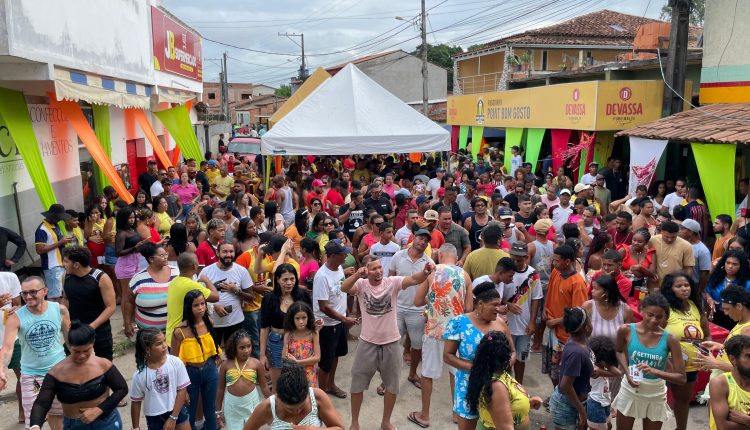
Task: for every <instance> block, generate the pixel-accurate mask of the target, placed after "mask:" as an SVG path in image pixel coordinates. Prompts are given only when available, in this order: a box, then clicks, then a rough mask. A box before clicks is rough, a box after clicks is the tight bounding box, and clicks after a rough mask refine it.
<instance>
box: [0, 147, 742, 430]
mask: <svg viewBox="0 0 750 430" xmlns="http://www.w3.org/2000/svg"><path fill="white" fill-rule="evenodd" d="M206 155H207V157H206V158H207V161H201V162H200V163H196V161H195V160H186V161H185V162H184V163H182V164H180V165H179V166H177V167H176V168H173V167H170V168H168V169H164V168H159V167H158V166H157V164H156V162H154V161H150V162H149V163H148V170H147V171H146V172H144V173H143V174H141V175H140V176H139V178H138V187H139V189H138V192H137V193H136V194H135V201H134V202H133V203H132V204H126V203H125V202H124V201H123V200H121V199H119V198H118V196H117V193H116V192H115V191H114V189H113V188H111V187H107V188H105V189H104V192H103V195H101V196H97V197H93V198H92V199H91V201H90V205H89V206H88V207H87V208H86V209H85V211H84V212H81V213H79V212H77V211H74V210H66V209H65V208H64V207H63V206H62V205H59V204H55V205H52V206H51V207H50V208H49V210H47V211H45V212H44V213H43V214H42V216H43V221H42V223H41V224H40V225H39V228H38V229H37V231H36V233H35V248H36V253H37V254H38V255H39V257H40V259H41V269H42V276H28V277H25V278H24V279H23V282H20V281H19V279H18V277H17V276H16V275H15V274H13V273H12V272H9V271H7V270H8V269H9V268H10V267H12V266H13V265H14V264H15V263H16V262H17V261H18V260H19V258H20V257H21V256H22V254H23V252H24V248H25V244H24V243H23V240H20V241H19V240H17V237H15V236H13V234H14V233H13V232H9V231H7V230H6V229H2V230H0V233H2V234H0V239H3V240H5V241H6V242H7V241H8V240H11V241H12V242H13V243H16V244H17V245H18V250H20V252H19V251H18V250H17V251H16V253H15V254H14V255H13V256H12V257H11V258H9V259H6V258H3V259H0V263H3V265H2V269H5V270H6V271H0V304H2V305H3V309H4V310H5V318H4V324H3V326H4V333H3V341H2V348H0V357H2V359H3V364H5V365H6V366H3V367H1V368H0V389H2V388H5V386H6V384H7V381H8V377H7V375H6V370H5V368H6V367H7V368H9V369H13V371H14V372H15V374H16V376H17V380H18V383H17V386H16V390H17V393H18V394H17V395H18V398H19V422H24V423H25V426H26V428H30V429H38V428H41V426H42V425H43V423H44V422H45V421H46V422H48V423H49V425H50V427H51V428H53V429H60V428H65V429H79V428H89V429H112V428H120V427H121V426H122V423H121V418H120V414H119V412H118V406H120V407H122V406H124V405H125V404H127V403H128V401H129V402H130V414H131V420H132V423H133V428H134V429H137V428H139V423H140V422H141V420H142V418H143V417H145V425H146V427H147V428H148V429H150V430H152V429H153V430H155V429H159V430H161V429H174V428H176V429H182V430H185V429H188V428H191V429H192V430H196V429H198V428H203V429H206V430H215V429H217V428H227V429H230V430H235V429H245V430H252V429H259V428H261V427H262V426H265V425H270V427H271V428H273V429H292V428H319V427H325V428H329V429H343V428H344V424H343V422H342V420H341V418H340V416H339V414H338V413H337V411H336V409H335V407H334V404H333V402H332V400H331V397H336V398H339V399H346V398H349V399H350V402H351V422H350V423H349V427H348V428H350V429H352V430H358V429H359V428H360V422H359V421H360V419H359V418H360V412H361V408H362V406H363V405H362V403H363V393H364V391H365V390H368V389H369V388H370V383H371V382H372V379H373V377H374V376H375V373H376V372H377V373H379V374H380V378H379V379H380V381H379V383H378V384H377V387H376V391H377V394H379V395H381V396H383V415H382V419H381V422H380V427H381V428H382V429H384V430H391V429H394V428H395V427H394V426H393V424H392V414H393V411H394V407H395V405H396V403H397V399H398V396H399V388H400V386H401V383H402V382H403V381H401V368H402V366H404V365H406V366H407V367H408V369H409V370H408V376H407V377H406V380H407V381H408V382H409V383H411V384H413V385H414V386H415V387H417V388H418V389H419V390H420V391H421V408H420V409H419V410H416V411H412V412H409V413H408V415H407V418H408V420H409V421H410V422H412V423H413V424H414V425H416V426H418V427H420V428H427V427H429V426H430V424H431V422H432V421H434V418H433V417H434V415H433V414H431V412H434V411H431V401H432V397H433V395H442V394H438V393H435V392H434V391H433V386H434V382H435V380H438V379H441V378H443V375H444V373H448V375H449V378H450V386H451V391H452V405H453V421H454V422H455V423H456V425H457V427H458V428H459V429H460V430H469V429H471V430H473V429H493V428H508V429H509V428H515V429H528V428H530V426H531V422H530V418H529V411H530V409H532V408H534V409H538V408H545V409H547V410H548V411H549V412H550V414H551V419H552V422H553V424H554V426H555V428H557V429H561V430H567V429H585V428H590V429H594V430H604V429H607V428H610V427H611V425H612V423H614V422H616V425H617V429H618V430H623V429H625V430H626V429H631V428H633V426H634V423H635V421H636V420H639V421H642V422H643V428H645V429H658V428H661V426H662V424H663V423H664V422H666V421H667V419H668V417H669V416H670V415H671V414H673V415H674V418H675V422H676V425H677V429H678V430H686V429H688V428H689V426H688V413H689V406H690V402H691V401H692V400H693V391H694V390H693V387H694V386H695V384H696V381H697V379H698V372H700V371H711V381H710V383H709V386H708V388H707V391H710V394H711V395H710V408H709V409H710V411H711V417H710V419H711V426H712V427H711V428H717V429H734V428H745V427H747V426H750V415H748V413H749V412H750V410H748V408H750V406H748V405H750V328H748V327H750V284H749V283H750V262H749V261H748V244H749V243H750V234H749V232H748V230H747V223H746V220H747V218H745V217H744V211H743V216H742V217H737V220H736V221H733V216H730V215H729V214H717V215H715V216H714V217H713V221H712V219H711V218H710V215H709V212H708V209H707V206H706V204H705V203H704V202H703V201H702V200H701V195H700V188H699V187H698V186H697V185H695V184H690V185H689V184H687V183H686V181H685V180H683V179H677V180H675V181H666V182H665V181H656V182H655V183H654V184H652V186H651V187H650V188H647V187H645V186H638V187H637V188H636V191H635V193H634V194H633V195H630V194H628V184H627V181H628V174H627V169H626V168H625V167H624V166H623V165H622V162H621V161H620V160H618V159H616V158H610V160H608V162H607V166H605V167H604V168H603V169H601V170H599V166H598V164H597V163H591V164H590V165H589V166H588V171H587V172H586V174H585V175H582V176H581V178H580V181H575V182H574V181H573V180H572V179H571V175H570V173H571V172H569V171H566V169H564V168H562V167H561V168H559V169H557V171H556V172H554V173H553V172H551V171H550V172H549V173H546V175H545V176H544V177H539V176H537V175H536V174H535V173H536V172H535V171H534V169H533V167H535V166H532V165H530V164H528V163H524V162H523V158H522V155H521V151H520V149H519V148H516V147H514V148H513V155H512V160H511V161H512V162H511V163H510V165H511V166H512V168H511V169H510V171H506V170H505V167H504V166H503V164H504V160H503V157H502V155H501V154H500V153H499V151H497V150H496V149H495V148H490V149H489V150H488V151H487V153H486V154H483V155H481V156H480V158H479V159H478V160H477V161H476V162H473V161H472V160H471V158H470V157H467V156H466V155H465V154H463V153H459V154H454V155H453V156H451V157H450V159H446V160H442V162H441V161H440V160H439V159H437V160H436V159H434V158H432V157H426V158H425V160H424V162H423V163H415V162H412V161H410V160H409V159H406V158H404V157H403V156H394V155H389V156H355V157H300V158H285V159H284V164H283V169H282V171H280V172H278V174H277V175H276V176H275V177H273V178H272V179H271V181H270V186H269V187H268V188H267V189H266V188H265V187H264V184H263V181H262V175H260V174H259V173H258V169H257V166H256V164H255V163H254V162H250V161H249V160H248V159H246V158H245V157H240V156H239V155H231V154H228V153H226V152H222V153H220V154H219V155H218V156H214V155H213V154H210V153H209V154H206ZM16 236H17V235H16ZM2 252H3V257H4V256H5V252H6V251H5V246H4V243H3V249H2ZM2 260H4V261H2ZM21 300H23V304H22V301H21ZM118 305H119V306H120V309H121V311H122V316H123V327H122V330H123V331H124V333H125V335H126V336H128V337H131V338H133V339H134V341H135V362H136V363H135V364H136V371H135V373H134V375H133V377H132V382H131V384H130V387H128V384H127V383H126V382H125V379H124V378H123V376H122V375H121V374H120V372H119V371H118V369H117V368H116V367H115V366H114V365H113V363H112V359H113V336H112V332H113V330H119V329H120V327H112V325H111V324H110V318H111V317H112V315H113V314H114V312H116V311H117V306H118ZM3 326H0V327H3ZM713 327H720V328H721V329H723V330H725V332H727V331H728V335H727V339H726V342H723V343H722V342H717V341H714V340H713V338H712V329H713ZM355 333H358V337H355V336H354V334H355ZM354 341H356V342H357V346H356V353H355V354H356V356H355V357H354V360H353V365H352V368H351V380H350V383H349V385H348V386H341V385H339V384H340V383H341V382H340V380H341V378H339V382H337V378H336V376H337V370H338V364H339V359H340V358H341V357H344V356H346V355H348V354H349V353H350V343H351V342H354ZM531 354H540V357H541V369H527V363H528V362H529V358H530V356H531ZM529 370H531V371H536V370H541V372H542V373H544V374H547V375H549V378H550V382H551V385H552V387H553V390H552V394H551V396H549V397H547V398H544V399H543V398H542V397H540V396H535V395H533V393H529V392H527V390H526V389H525V388H524V386H523V381H524V375H525V374H526V373H528V371H529ZM444 371H447V372H444ZM128 393H129V394H130V396H129V398H128V397H127V395H128ZM668 394H669V397H670V398H671V401H669V402H668ZM705 397H706V398H708V397H709V396H708V395H706V396H705Z"/></svg>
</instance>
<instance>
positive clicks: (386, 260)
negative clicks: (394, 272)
mask: <svg viewBox="0 0 750 430" xmlns="http://www.w3.org/2000/svg"><path fill="white" fill-rule="evenodd" d="M378 230H380V241H379V242H376V243H374V244H373V245H372V246H371V247H370V255H374V256H376V257H378V258H379V259H380V263H381V264H382V265H383V267H390V266H389V265H390V263H391V258H393V256H394V255H395V254H396V253H397V252H398V251H400V250H401V247H400V246H398V244H397V243H395V242H394V241H393V226H392V225H391V223H388V222H383V223H380V225H379V226H378Z"/></svg>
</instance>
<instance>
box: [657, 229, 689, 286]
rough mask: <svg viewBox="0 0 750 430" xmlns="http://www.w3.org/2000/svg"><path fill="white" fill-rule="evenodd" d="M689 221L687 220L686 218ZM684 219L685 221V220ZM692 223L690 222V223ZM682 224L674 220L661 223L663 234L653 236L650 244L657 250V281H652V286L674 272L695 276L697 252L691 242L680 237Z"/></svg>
mask: <svg viewBox="0 0 750 430" xmlns="http://www.w3.org/2000/svg"><path fill="white" fill-rule="evenodd" d="M685 221H687V220H685ZM685 221H683V222H685ZM688 225H690V223H688ZM679 232H680V226H679V225H677V223H675V222H673V221H666V222H663V223H661V234H657V235H655V236H653V237H652V238H651V241H650V243H649V244H650V246H651V248H653V249H654V250H655V252H654V261H655V264H656V275H657V277H658V281H657V282H653V281H652V282H650V284H649V287H650V288H657V287H658V286H659V284H658V282H661V280H663V279H664V277H665V276H667V275H668V274H670V273H672V272H680V271H683V272H685V273H687V274H688V275H689V276H691V277H692V276H693V268H694V267H695V254H694V253H693V247H692V246H691V245H690V242H688V241H687V240H685V239H683V238H681V237H679Z"/></svg>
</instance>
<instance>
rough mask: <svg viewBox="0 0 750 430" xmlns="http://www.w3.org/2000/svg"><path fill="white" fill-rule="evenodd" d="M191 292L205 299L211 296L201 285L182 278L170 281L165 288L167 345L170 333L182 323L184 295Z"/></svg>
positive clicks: (169, 340)
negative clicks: (198, 292) (194, 291)
mask: <svg viewBox="0 0 750 430" xmlns="http://www.w3.org/2000/svg"><path fill="white" fill-rule="evenodd" d="M192 290H198V291H200V292H201V293H203V296H204V297H206V298H208V296H210V295H211V290H209V289H208V288H206V287H205V286H203V284H201V283H198V282H195V281H193V280H192V279H190V278H186V277H184V276H178V277H176V278H174V279H172V282H170V283H169V286H168V287H167V345H169V344H171V343H172V333H173V332H174V329H176V328H177V326H178V325H180V323H181V322H182V310H183V309H182V305H183V303H184V301H185V294H187V293H188V291H192Z"/></svg>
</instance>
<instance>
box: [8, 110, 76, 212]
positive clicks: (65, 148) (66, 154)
mask: <svg viewBox="0 0 750 430" xmlns="http://www.w3.org/2000/svg"><path fill="white" fill-rule="evenodd" d="M26 108H27V109H28V113H29V117H30V119H31V126H32V128H33V134H34V136H35V137H36V143H37V144H38V147H39V154H40V155H41V162H42V165H43V166H44V171H45V172H46V174H47V177H46V179H45V180H46V183H48V184H53V183H56V182H60V181H63V180H66V179H71V178H74V177H76V176H79V175H80V174H81V172H80V167H79V159H78V141H77V139H76V134H75V130H73V128H72V127H70V126H69V124H68V121H67V119H66V118H65V115H64V114H63V113H62V112H61V111H60V109H57V108H53V107H50V106H49V105H44V104H30V105H27V106H26ZM12 127H13V125H12V124H9V123H8V122H7V121H6V120H4V119H3V118H2V117H1V116H0V184H2V185H1V186H0V197H2V196H7V195H10V194H13V187H12V184H13V183H18V185H17V189H18V191H19V192H21V191H26V190H31V189H34V188H37V189H39V188H38V187H37V186H36V185H35V183H34V180H33V179H32V177H31V174H30V172H29V170H28V169H27V166H26V165H25V164H24V160H23V156H22V153H21V150H20V149H19V148H18V147H17V146H16V144H15V142H14V141H13V134H12V133H11V128H12ZM42 203H43V205H42V206H49V205H47V204H46V203H45V202H42Z"/></svg>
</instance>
